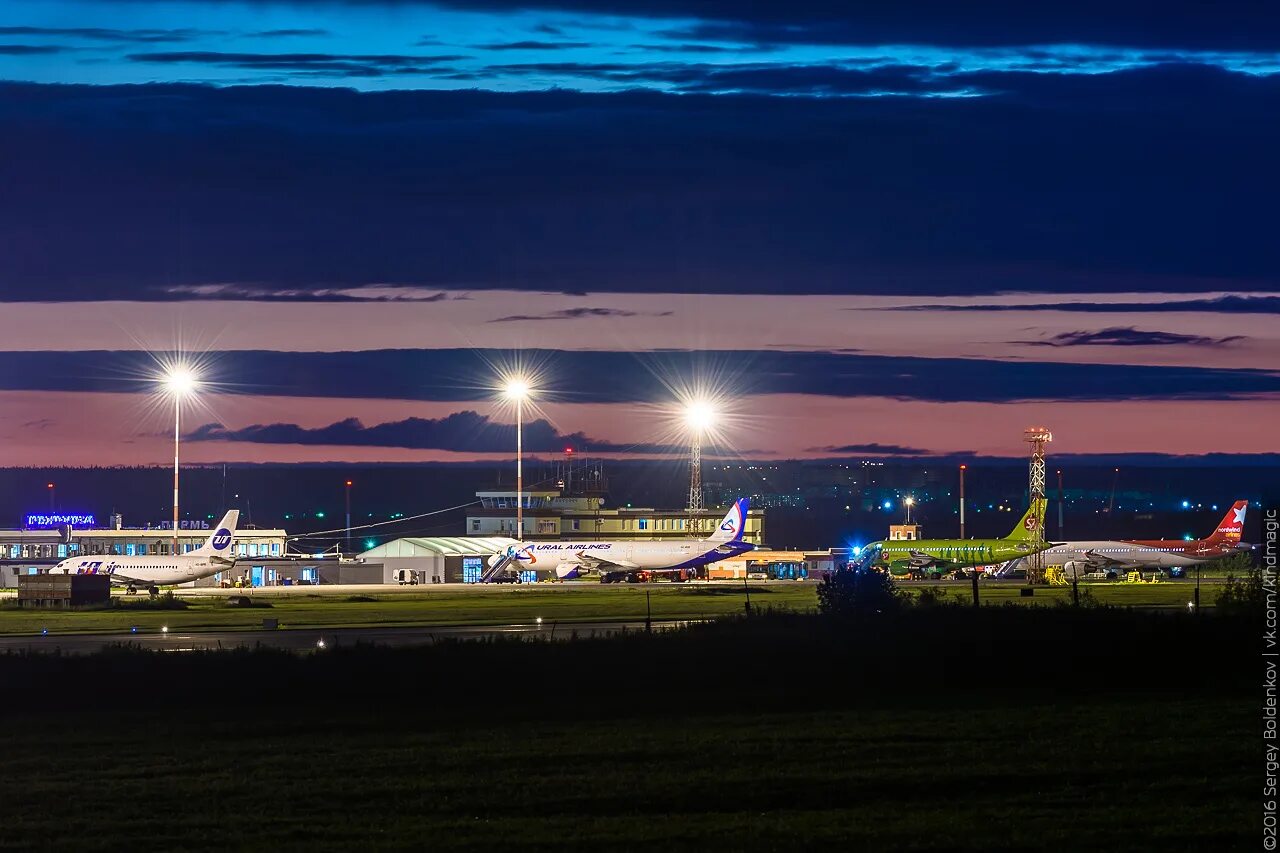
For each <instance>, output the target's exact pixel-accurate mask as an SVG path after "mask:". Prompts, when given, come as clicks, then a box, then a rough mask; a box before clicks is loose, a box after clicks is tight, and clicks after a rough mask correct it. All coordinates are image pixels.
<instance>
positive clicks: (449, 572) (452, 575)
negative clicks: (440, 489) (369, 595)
mask: <svg viewBox="0 0 1280 853" xmlns="http://www.w3.org/2000/svg"><path fill="white" fill-rule="evenodd" d="M514 544H516V540H514V539H508V538H507V537H505V536H431V537H425V538H418V537H411V538H407V539H393V540H392V541H390V542H387V543H385V544H383V545H379V546H378V547H376V548H372V549H370V550H368V551H365V552H363V553H362V554H360V555H359V556H358V557H357V558H356V559H358V560H361V561H363V562H366V563H370V564H374V563H380V564H381V565H382V582H383V583H398V582H399V580H400V577H399V576H398V575H397V574H396V572H400V571H407V572H412V573H413V574H412V575H410V576H409V577H412V578H413V580H415V581H416V582H417V583H478V582H479V580H480V576H481V575H483V574H484V569H485V561H486V560H488V559H489V557H490V556H491V555H493V554H496V553H497V552H499V551H502V550H505V549H506V548H507V547H508V546H510V545H514Z"/></svg>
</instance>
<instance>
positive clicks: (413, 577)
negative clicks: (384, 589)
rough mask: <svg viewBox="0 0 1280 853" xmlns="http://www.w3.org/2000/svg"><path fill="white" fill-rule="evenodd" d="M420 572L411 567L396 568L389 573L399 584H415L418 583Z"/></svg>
mask: <svg viewBox="0 0 1280 853" xmlns="http://www.w3.org/2000/svg"><path fill="white" fill-rule="evenodd" d="M421 574H422V572H416V571H414V570H413V569H396V570H395V571H394V572H392V573H391V579H392V580H393V581H395V582H396V583H398V584H400V586H417V585H418V584H419V583H420V581H419V577H418V576H419V575H421Z"/></svg>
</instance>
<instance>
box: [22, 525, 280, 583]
mask: <svg viewBox="0 0 1280 853" xmlns="http://www.w3.org/2000/svg"><path fill="white" fill-rule="evenodd" d="M27 522H28V524H27V526H26V527H24V528H20V529H11V530H0V587H13V586H17V578H18V576H19V575H23V574H29V575H33V574H38V573H39V572H42V571H47V570H48V569H49V568H50V567H51V566H54V565H56V564H57V563H58V562H60V561H62V560H66V559H68V558H70V557H79V556H86V557H88V556H120V557H146V556H149V555H150V556H157V557H165V556H170V555H171V554H173V553H174V536H173V529H172V527H171V526H168V527H161V526H150V527H140V528H139V527H125V526H124V524H123V519H121V518H120V517H119V516H115V517H113V519H112V523H111V526H109V527H98V526H96V519H95V518H94V517H93V516H60V515H51V516H43V515H42V516H28V517H27ZM80 525H83V526H80ZM209 526H210V522H208V521H203V520H197V521H185V522H181V523H180V524H179V529H178V537H177V551H178V553H180V554H185V553H187V552H189V551H194V550H195V549H196V548H199V547H200V546H201V545H202V544H204V541H205V539H207V538H208V537H209V534H210V532H211V531H210V529H209ZM286 536H287V534H286V533H285V531H283V530H256V529H253V528H249V529H245V528H241V529H239V530H237V531H236V537H235V544H234V548H235V553H236V556H237V558H238V559H239V560H240V561H244V562H245V563H246V564H248V563H252V562H253V561H254V560H259V561H269V560H271V559H272V558H275V559H277V560H279V559H281V558H283V557H284V554H285V539H286ZM216 582H217V581H213V580H211V581H209V583H216ZM264 582H265V577H264Z"/></svg>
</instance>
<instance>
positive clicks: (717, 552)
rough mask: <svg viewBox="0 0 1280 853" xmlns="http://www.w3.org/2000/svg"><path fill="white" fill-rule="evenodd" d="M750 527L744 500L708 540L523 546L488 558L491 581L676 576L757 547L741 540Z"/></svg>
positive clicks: (511, 548)
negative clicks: (528, 575)
mask: <svg viewBox="0 0 1280 853" xmlns="http://www.w3.org/2000/svg"><path fill="white" fill-rule="evenodd" d="M746 524H747V499H746V498H740V499H739V500H738V501H737V502H736V503H734V505H733V506H732V507H730V508H729V512H728V513H727V514H726V515H725V517H724V518H723V519H722V520H721V522H720V526H719V527H717V528H716V530H715V532H714V533H712V534H711V535H710V536H708V537H707V538H706V539H669V540H666V541H657V542H633V541H616V540H615V541H603V540H588V541H585V542H524V543H519V544H516V545H511V546H509V547H508V548H507V549H506V550H505V551H500V552H498V553H497V554H494V555H493V556H492V557H490V558H489V567H490V568H489V571H488V572H486V573H485V579H486V580H493V579H495V578H498V577H500V576H502V575H503V574H504V573H505V572H506V571H507V570H513V571H519V570H521V569H532V568H552V567H554V569H555V573H556V577H558V578H560V579H561V580H569V579H572V578H576V577H580V576H582V575H583V574H586V573H588V572H599V573H600V575H601V580H605V579H608V578H611V577H625V576H626V575H627V574H630V573H632V572H641V571H644V572H676V571H679V570H681V569H693V568H698V567H699V566H705V565H707V564H708V563H715V562H717V561H719V560H724V559H726V558H728V557H733V556H736V555H738V554H743V553H745V552H747V551H750V550H752V549H753V548H754V547H755V546H754V545H752V544H750V543H748V542H744V541H743V540H742V534H743V531H744V530H745V528H746Z"/></svg>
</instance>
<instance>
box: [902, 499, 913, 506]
mask: <svg viewBox="0 0 1280 853" xmlns="http://www.w3.org/2000/svg"><path fill="white" fill-rule="evenodd" d="M904 503H905V504H906V505H907V506H915V505H916V499H915V498H907V499H906V500H905V501H904Z"/></svg>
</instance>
